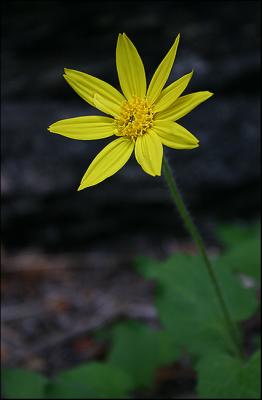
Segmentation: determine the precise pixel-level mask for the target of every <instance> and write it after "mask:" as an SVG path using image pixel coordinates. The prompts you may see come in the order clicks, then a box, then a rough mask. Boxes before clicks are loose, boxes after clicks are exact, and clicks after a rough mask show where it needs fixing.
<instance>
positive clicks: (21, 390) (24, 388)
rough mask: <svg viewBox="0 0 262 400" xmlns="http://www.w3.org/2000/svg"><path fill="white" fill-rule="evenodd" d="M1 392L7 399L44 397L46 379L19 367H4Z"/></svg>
mask: <svg viewBox="0 0 262 400" xmlns="http://www.w3.org/2000/svg"><path fill="white" fill-rule="evenodd" d="M2 382H3V392H4V394H5V397H6V398H8V399H44V396H45V386H46V384H47V382H48V380H47V379H46V378H45V377H43V376H42V375H40V374H38V373H36V372H32V371H28V370H25V369H20V368H4V369H3V371H2Z"/></svg>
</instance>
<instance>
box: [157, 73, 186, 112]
mask: <svg viewBox="0 0 262 400" xmlns="http://www.w3.org/2000/svg"><path fill="white" fill-rule="evenodd" d="M192 75H193V71H192V72H190V73H189V74H187V75H184V76H182V78H180V79H178V80H176V81H175V82H173V83H172V84H171V85H169V86H167V87H166V88H165V89H164V90H163V91H162V93H161V94H160V96H159V97H158V98H157V100H156V102H155V104H154V112H159V111H162V110H165V109H167V108H168V107H170V106H171V105H172V104H173V103H174V102H175V101H176V99H177V98H178V97H179V96H180V95H181V93H183V91H184V90H185V88H186V87H187V85H188V84H189V81H190V79H191V78H192Z"/></svg>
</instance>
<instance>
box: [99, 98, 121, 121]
mask: <svg viewBox="0 0 262 400" xmlns="http://www.w3.org/2000/svg"><path fill="white" fill-rule="evenodd" d="M94 105H95V107H96V108H98V109H99V110H100V111H102V112H104V113H105V114H109V115H112V116H113V117H115V118H116V117H118V116H119V113H120V110H121V108H116V107H115V105H114V103H112V102H111V101H110V100H108V99H106V98H105V97H103V96H100V95H99V94H97V93H96V94H95V95H94Z"/></svg>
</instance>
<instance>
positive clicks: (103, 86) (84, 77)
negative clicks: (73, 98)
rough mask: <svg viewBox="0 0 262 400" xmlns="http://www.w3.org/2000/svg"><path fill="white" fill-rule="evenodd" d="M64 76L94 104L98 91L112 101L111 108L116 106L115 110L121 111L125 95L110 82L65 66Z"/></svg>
mask: <svg viewBox="0 0 262 400" xmlns="http://www.w3.org/2000/svg"><path fill="white" fill-rule="evenodd" d="M64 78H65V79H66V81H67V82H68V83H69V85H70V86H71V87H72V88H73V89H74V90H75V91H76V93H77V94H78V95H79V96H80V97H82V98H83V99H84V100H85V101H87V102H88V103H89V104H91V105H92V106H95V104H94V95H95V94H96V93H97V94H99V95H100V96H102V97H104V98H105V99H106V100H107V101H108V102H110V103H111V108H114V110H115V112H119V110H120V108H121V105H122V103H123V101H125V98H124V96H123V95H122V94H121V93H120V92H119V91H118V90H116V89H115V88H114V87H113V86H111V85H109V83H106V82H104V81H102V80H101V79H98V78H95V77H94V76H91V75H88V74H85V73H84V72H79V71H75V70H73V69H67V68H65V75H64Z"/></svg>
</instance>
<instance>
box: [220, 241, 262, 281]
mask: <svg viewBox="0 0 262 400" xmlns="http://www.w3.org/2000/svg"><path fill="white" fill-rule="evenodd" d="M215 263H216V264H217V265H218V266H219V265H224V266H225V267H227V268H229V269H231V270H232V271H236V272H242V273H244V274H246V275H249V276H252V277H253V278H256V279H257V280H260V275H261V268H260V265H261V254H260V238H259V237H253V238H249V239H247V240H245V241H243V242H241V243H240V244H239V245H236V246H234V247H232V248H230V249H229V250H228V251H226V252H225V253H224V254H222V255H221V256H220V257H219V258H218V259H217V260H216V261H215Z"/></svg>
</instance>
